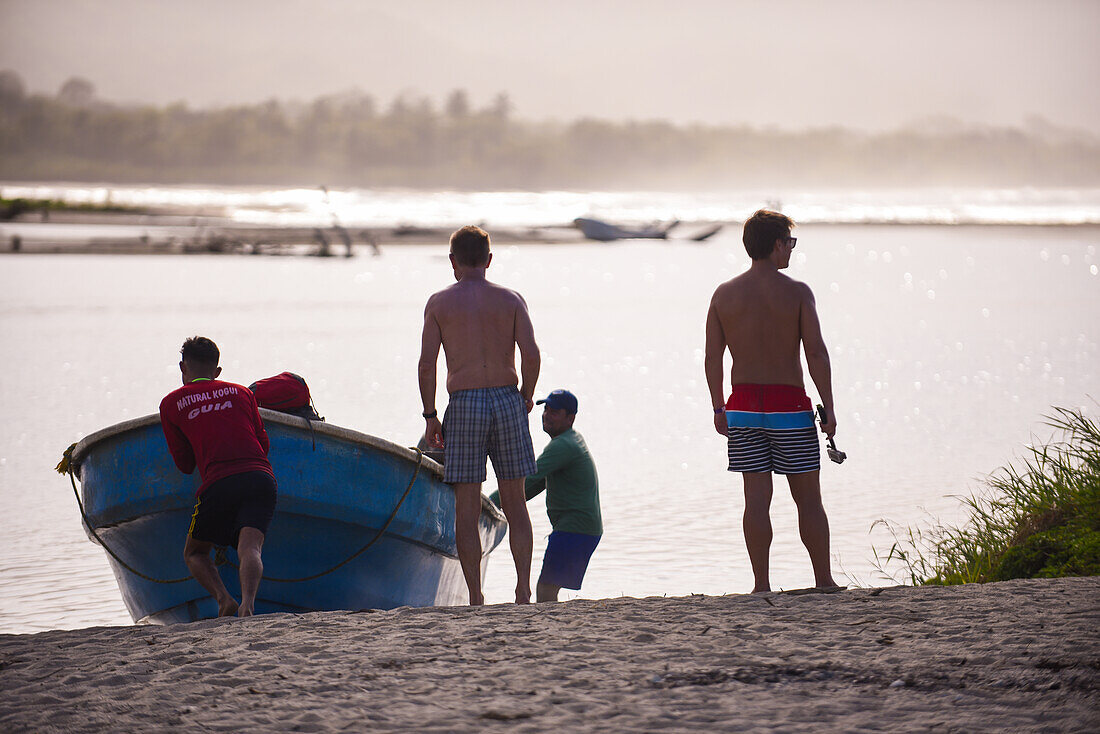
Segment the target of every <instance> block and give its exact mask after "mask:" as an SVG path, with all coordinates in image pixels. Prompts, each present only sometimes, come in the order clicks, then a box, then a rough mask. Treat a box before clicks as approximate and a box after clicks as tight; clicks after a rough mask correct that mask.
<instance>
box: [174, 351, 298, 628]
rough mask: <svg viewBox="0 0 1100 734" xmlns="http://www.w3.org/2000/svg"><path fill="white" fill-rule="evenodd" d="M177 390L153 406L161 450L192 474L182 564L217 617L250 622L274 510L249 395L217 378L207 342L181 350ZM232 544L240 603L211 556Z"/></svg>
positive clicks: (262, 439)
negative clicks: (195, 478) (195, 477)
mask: <svg viewBox="0 0 1100 734" xmlns="http://www.w3.org/2000/svg"><path fill="white" fill-rule="evenodd" d="M180 355H182V357H183V358H182V359H181V360H180V372H181V374H182V375H183V387H181V388H179V389H177V390H174V391H173V392H171V393H169V394H168V395H167V396H166V397H165V398H164V400H162V401H161V403H160V423H161V427H162V428H163V429H164V438H165V439H166V440H167V441H168V450H169V451H171V453H172V459H173V460H174V461H175V462H176V466H177V467H179V470H180V471H182V472H183V473H184V474H190V473H191V472H193V471H194V470H195V467H198V469H199V476H200V477H201V478H202V484H201V485H200V486H199V489H198V492H197V493H196V494H197V496H198V499H197V501H196V502H195V513H194V515H192V517H191V527H190V529H189V530H188V531H187V541H186V543H185V544H184V547H183V559H184V561H186V563H187V568H188V569H190V571H191V575H192V576H194V577H195V580H196V581H198V582H199V583H200V584H202V586H203V588H204V589H206V590H207V591H209V592H210V594H211V595H212V596H213V597H214V598H215V599H216V600H217V602H218V616H219V617H228V616H232V615H233V614H236V615H237V616H239V617H250V616H252V613H253V611H254V610H253V607H254V605H255V602H256V591H257V589H258V588H259V586H260V578H261V577H262V576H263V572H264V566H263V561H262V560H261V559H260V550H261V548H263V544H264V534H265V533H266V532H267V527H268V525H269V524H270V523H271V518H272V516H273V515H274V513H275V496H276V484H275V474H274V472H272V470H271V464H270V463H269V462H268V460H267V450H268V439H267V431H265V430H264V424H263V421H261V420H260V411H259V409H258V408H257V406H256V398H255V397H254V396H253V395H252V392H251V391H250V390H249V389H248V388H247V387H242V386H241V385H236V384H234V383H232V382H223V381H221V380H218V376H219V375H220V374H221V372H222V368H221V367H219V366H218V360H219V359H220V358H221V354H220V353H219V351H218V347H217V345H216V344H214V342H212V341H210V340H209V339H207V338H206V337H202V336H195V337H191V338H190V339H188V340H187V341H185V342H184V343H183V348H182V349H180ZM216 545H223V546H225V545H231V546H233V547H235V548H236V549H237V555H238V557H239V559H240V578H241V603H240V604H237V602H236V600H235V599H234V598H233V597H232V596H231V595H230V593H229V591H228V590H227V589H226V588H225V584H223V583H222V580H221V576H219V575H218V569H217V567H216V566H215V565H214V561H213V560H212V559H211V558H210V551H211V550H213V548H214V546H216Z"/></svg>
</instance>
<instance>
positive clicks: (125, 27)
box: [0, 0, 1100, 132]
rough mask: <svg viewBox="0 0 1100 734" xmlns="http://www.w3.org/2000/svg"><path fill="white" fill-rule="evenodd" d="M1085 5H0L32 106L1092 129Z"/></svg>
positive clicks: (1091, 1)
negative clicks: (367, 97)
mask: <svg viewBox="0 0 1100 734" xmlns="http://www.w3.org/2000/svg"><path fill="white" fill-rule="evenodd" d="M1098 29H1100V2H1097V1H1096V0H1082V1H1080V2H1072V1H1069V0H1052V1H1049V2H1037V1H1035V0H1022V1H1017V0H954V1H950V2H941V1H940V0H913V1H912V2H894V1H891V0H877V1H875V0H867V1H866V2H853V1H851V0H832V1H828V2H825V1H821V2H819V1H817V0H805V1H792V2H783V1H782V0H772V1H770V2H735V1H734V0H674V1H663V0H662V1H656V0H651V1H647V0H552V1H551V2H540V3H528V2H522V1H521V0H468V1H467V2H460V1H458V0H402V1H401V2H368V1H367V0H359V1H357V0H0V68H9V69H13V70H15V71H16V72H18V73H19V74H20V75H21V76H22V77H23V79H24V80H25V82H26V83H27V86H28V88H29V89H30V90H32V91H36V92H50V93H53V92H55V91H56V90H57V89H58V87H59V86H60V85H61V83H62V82H63V81H64V80H65V79H67V78H68V77H70V76H73V75H81V76H84V77H86V78H88V79H90V80H91V81H92V82H93V83H94V84H95V86H96V88H97V90H98V92H99V95H100V96H101V97H103V98H105V99H110V100H115V101H125V102H133V101H145V102H153V103H158V104H160V103H167V102H172V101H177V100H184V101H186V102H187V103H188V104H190V105H191V106H195V107H205V106H209V105H224V104H235V103H251V102H256V101H260V100H263V99H267V98H270V97H279V98H282V99H291V98H294V99H300V100H309V99H312V98H314V97H317V96H320V95H322V94H328V93H332V92H339V91H343V90H347V89H350V88H359V89H361V90H363V91H365V92H368V93H370V94H373V95H375V97H376V98H377V99H378V100H379V101H380V102H381V103H382V104H383V105H385V104H388V103H389V101H390V100H391V99H392V98H393V97H394V96H395V95H397V94H400V93H402V92H407V93H409V94H413V95H427V96H430V97H432V98H433V99H434V100H436V101H437V102H441V101H442V100H443V99H444V98H445V96H446V94H447V93H448V92H449V91H450V90H452V89H455V88H464V89H466V90H468V92H469V94H470V96H471V99H472V101H473V103H474V104H475V105H483V104H487V103H488V102H489V100H490V99H491V98H492V97H493V95H495V94H496V93H497V92H499V91H506V92H507V93H508V94H509V95H510V96H511V99H512V101H513V103H514V106H515V110H516V114H517V115H519V116H521V117H525V118H534V119H543V118H557V119H565V120H568V119H573V118H576V117H580V116H594V117H601V118H610V119H620V118H634V119H656V118H666V119H670V120H673V121H676V122H688V121H699V122H705V123H747V124H751V125H779V126H781V127H784V128H797V127H804V126H822V125H834V124H839V125H846V126H850V127H857V128H865V129H882V128H891V127H897V126H899V125H902V124H905V123H907V122H910V121H913V120H919V119H923V118H928V117H935V116H941V115H946V116H952V117H957V118H959V119H961V120H963V121H966V122H977V123H994V124H1009V125H1018V124H1020V123H1021V122H1022V121H1023V120H1024V119H1025V118H1027V117H1028V116H1029V115H1040V116H1042V117H1045V118H1046V119H1048V120H1050V121H1051V122H1054V123H1056V124H1060V125H1069V126H1075V127H1081V128H1086V129H1089V130H1092V131H1094V132H1100V94H1098V93H1097V91H1096V90H1097V89H1098V88H1100V44H1098V42H1097V41H1096V34H1097V31H1098Z"/></svg>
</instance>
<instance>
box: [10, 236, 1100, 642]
mask: <svg viewBox="0 0 1100 734" xmlns="http://www.w3.org/2000/svg"><path fill="white" fill-rule="evenodd" d="M797 234H798V237H799V244H798V249H797V250H796V253H795V258H794V260H793V262H792V266H791V269H790V271H789V272H790V274H791V275H792V276H794V277H796V278H798V279H801V280H805V281H806V282H808V283H809V284H810V285H811V286H812V287H813V288H814V290H815V292H816V294H817V299H818V308H819V311H820V313H821V318H822V323H823V328H824V332H825V336H826V339H827V340H828V343H829V345H830V348H831V353H832V359H833V374H834V391H835V394H836V403H837V413H838V418H839V430H838V433H837V442H838V444H839V446H840V448H842V449H843V450H845V451H847V453H848V456H849V460H848V462H846V463H845V464H844V465H843V466H836V465H833V464H828V463H826V464H825V466H824V467H823V470H822V483H823V494H824V499H825V505H826V509H827V511H828V513H829V517H830V521H831V525H832V535H833V543H832V553H833V558H834V564H835V568H836V570H837V572H838V579H839V578H847V579H848V580H849V581H850V582H851V583H861V584H882V583H887V582H886V581H885V580H884V579H883V578H881V577H880V576H878V575H877V574H876V571H875V569H874V563H873V553H872V546H875V547H878V548H880V549H882V548H884V547H888V546H889V543H890V540H889V536H887V535H886V534H885V533H884V532H883V531H882V530H881V529H876V530H873V531H872V529H871V527H872V524H873V523H874V522H875V521H876V520H878V519H880V518H888V519H891V520H894V521H897V522H900V523H902V524H911V525H915V526H919V525H922V524H923V523H925V522H926V521H927V517H928V515H932V516H936V517H939V518H942V519H945V520H955V519H958V518H959V517H961V510H960V508H959V505H958V503H957V501H956V500H955V499H953V498H952V497H951V495H955V494H965V493H967V492H968V491H970V490H972V489H975V488H977V487H979V486H980V485H979V482H980V479H981V477H982V476H984V475H986V474H987V473H988V472H990V471H993V470H994V469H996V468H997V467H998V466H1001V465H1003V464H1005V463H1006V462H1009V461H1011V460H1013V459H1014V458H1015V457H1017V456H1019V455H1021V454H1022V452H1023V446H1024V445H1025V444H1027V443H1028V442H1030V441H1032V440H1034V439H1042V438H1045V437H1047V436H1049V435H1050V431H1049V429H1046V428H1044V427H1043V425H1042V417H1043V415H1044V414H1046V413H1049V412H1050V408H1051V406H1053V405H1059V406H1066V407H1074V408H1083V409H1084V410H1086V412H1088V413H1089V414H1091V415H1094V416H1095V415H1096V414H1097V411H1098V408H1097V403H1096V402H1095V400H1096V399H1098V398H1100V382H1098V379H1097V377H1098V364H1100V359H1098V358H1100V318H1097V316H1098V314H1100V275H1098V273H1097V270H1098V265H1100V255H1098V253H1097V248H1098V246H1100V228H1097V227H1014V226H985V227H982V226H954V227H944V226H873V225H863V226H841V225H813V224H810V225H807V226H802V227H799V229H798V230H797ZM747 264H748V259H747V256H746V255H745V252H744V249H743V248H742V246H741V244H740V232H739V228H736V229H735V228H730V229H728V230H727V231H725V232H723V233H722V234H719V235H718V236H716V237H715V238H713V239H712V240H710V241H708V242H706V243H702V244H696V243H689V242H667V243H656V242H652V243H644V242H628V243H619V244H610V245H598V244H577V245H531V244H525V245H520V246H517V245H510V244H508V243H506V242H499V243H496V244H495V257H494V260H493V265H492V268H491V270H490V277H491V278H492V279H494V280H496V281H497V282H500V283H502V284H505V285H507V286H509V287H512V288H515V289H517V290H519V291H520V292H521V293H523V295H524V296H525V297H526V298H527V301H528V303H529V305H530V309H531V314H532V318H533V320H534V323H535V328H536V335H537V337H538V340H539V342H540V345H541V347H542V352H543V369H542V376H541V378H540V380H539V392H540V393H545V392H548V391H549V390H551V389H553V388H557V387H565V388H569V389H571V390H572V391H573V392H575V393H576V394H577V396H578V397H579V400H580V413H579V415H578V418H577V424H576V426H577V428H578V430H580V432H581V433H583V434H584V435H585V437H586V439H587V440H588V443H589V446H590V447H591V449H592V451H593V454H594V455H595V457H596V461H597V465H598V468H599V472H600V480H601V493H602V499H603V511H604V519H605V525H606V534H605V536H604V540H603V542H602V543H601V545H600V547H599V549H598V550H597V551H596V553H595V555H594V557H593V560H592V565H591V567H590V570H589V573H588V576H587V577H586V579H585V584H584V588H583V589H582V590H581V591H580V592H579V593H577V594H573V593H565V594H564V595H563V596H564V598H572V597H574V596H580V597H585V598H597V597H610V596H619V595H624V594H625V595H630V596H649V595H662V594H668V595H683V594H690V593H706V594H721V593H729V592H746V591H748V590H749V589H750V588H751V586H752V577H751V573H750V570H749V566H748V560H747V557H746V554H745V550H744V546H743V538H742V534H741V530H740V512H741V506H742V502H741V489H740V481H739V478H738V477H737V476H736V475H731V474H729V473H727V472H726V471H725V446H724V443H723V441H722V439H721V438H720V437H719V436H717V435H716V434H715V433H714V431H713V428H712V422H711V410H710V404H709V398H708V395H707V389H706V383H705V380H704V377H703V364H702V362H703V352H702V349H703V327H704V318H705V314H706V309H707V304H708V301H709V298H710V294H711V293H712V291H713V289H714V287H715V286H716V285H717V283H718V282H720V281H721V280H725V279H727V278H729V277H732V276H733V275H735V274H737V273H738V272H740V271H741V270H742V269H743V268H744V267H746V266H747ZM451 277H452V276H451V272H450V268H449V266H448V264H447V260H446V244H445V243H444V242H441V243H440V244H439V246H437V247H426V246H422V247H415V246H406V247H388V248H385V249H384V251H383V252H382V253H381V255H380V256H377V257H372V256H370V255H369V254H367V253H365V252H364V253H360V254H359V256H357V257H354V258H351V259H336V258H334V259H328V260H320V259H315V258H274V257H272V258H264V257H234V256H221V257H219V256H205V255H191V256H182V255H181V256H160V257H151V256H147V257H142V256H132V257H131V256H79V255H41V256H37V255H23V256H19V255H10V256H4V257H3V258H2V259H0V344H2V345H3V355H4V369H3V377H2V378H0V406H2V410H3V421H0V632H26V631H34V630H40V629H52V628H73V627H83V626H89V625H102V624H128V623H129V622H130V619H129V616H128V615H127V613H126V611H125V609H124V607H123V605H122V602H121V598H120V596H119V592H118V590H117V586H116V584H115V581H114V578H113V577H112V574H111V571H110V569H109V567H108V564H107V560H106V557H105V555H104V553H103V551H102V550H101V549H100V548H99V547H98V546H96V545H93V544H92V543H90V542H89V541H88V540H87V539H86V538H85V536H84V533H83V531H82V529H81V525H80V518H79V515H78V512H77V508H76V505H75V501H74V499H73V497H72V492H71V490H70V488H69V483H68V480H67V479H65V478H64V477H61V476H59V475H57V474H56V473H54V472H53V466H54V465H55V464H56V463H57V461H58V460H59V459H60V457H61V453H62V451H63V450H64V449H65V448H66V447H67V446H68V445H69V444H70V443H72V442H74V441H76V440H78V439H79V438H81V437H82V436H84V435H87V434H89V433H91V432H93V431H95V430H98V429H100V428H103V427H105V426H108V425H110V424H113V423H116V422H118V421H121V420H125V419H128V418H133V417H137V416H141V415H145V414H149V413H153V412H155V410H156V407H157V405H158V403H159V401H160V398H161V397H162V396H163V395H164V394H165V393H167V392H168V391H170V390H172V389H173V388H175V387H176V386H177V384H178V371H177V367H176V361H177V359H178V356H177V353H178V352H177V350H178V349H179V345H180V343H181V342H182V340H183V339H184V338H185V337H187V336H190V335H192V334H204V335H207V336H210V337H211V338H213V339H214V340H215V341H217V343H218V344H219V346H220V347H221V349H222V354H223V361H222V364H223V367H224V368H225V373H224V377H225V378H226V379H229V380H233V381H237V382H241V383H245V384H247V383H249V382H252V381H253V380H255V379H257V378H260V377H264V376H268V375H271V374H275V373H277V372H280V371H283V370H291V371H294V372H297V373H299V374H301V375H303V376H305V377H306V379H307V380H308V381H309V383H310V387H311V389H312V392H313V396H314V400H315V402H316V404H317V406H318V408H319V410H320V411H321V413H322V414H324V415H326V416H327V418H328V420H329V421H330V422H331V423H334V424H337V425H343V426H348V427H350V428H354V429H356V430H359V431H363V432H366V433H371V434H375V435H379V436H382V437H385V438H388V439H390V440H393V441H395V442H398V443H403V444H405V445H412V444H414V443H415V442H416V440H417V438H418V434H419V432H420V430H421V429H422V426H423V422H422V420H421V418H420V415H419V414H420V410H421V408H420V403H419V398H418V394H417V381H416V361H417V356H418V349H419V335H420V326H421V318H422V309H423V305H424V301H425V299H426V298H427V296H428V295H429V294H430V293H431V292H433V291H435V290H437V289H439V288H441V287H444V286H446V285H447V284H448V283H449V282H451ZM807 384H808V385H810V383H809V382H807ZM811 396H812V397H816V395H813V390H812V387H811ZM440 404H441V406H442V398H441V402H440ZM537 417H538V416H537V412H536V414H535V415H534V416H533V420H532V430H533V433H534V435H535V444H536V450H539V449H541V447H542V446H544V445H545V443H546V440H547V438H546V436H544V435H542V434H541V432H540V431H539V426H540V423H539V421H538V420H537ZM487 491H488V490H487ZM529 507H530V510H531V514H532V518H533V520H534V525H535V536H536V544H535V575H536V576H537V572H538V567H539V563H540V561H541V554H542V549H543V548H544V547H545V536H546V535H547V534H548V533H549V523H548V521H547V519H546V515H545V510H544V505H543V501H542V500H541V499H536V500H534V501H532V502H531V503H530V505H529ZM773 523H774V527H775V541H774V543H773V547H772V568H773V576H772V584H773V587H774V588H796V587H800V586H808V585H811V584H812V580H813V577H812V574H811V573H810V567H809V562H808V560H807V558H806V555H805V551H804V550H803V548H802V546H801V544H800V542H799V540H798V534H797V529H796V525H795V521H794V509H793V504H792V503H791V501H790V497H789V494H787V493H786V492H785V491H784V488H783V486H782V485H781V484H780V485H777V491H776V495H775V500H774V502H773ZM181 543H182V538H181ZM513 585H514V572H513V571H512V569H511V560H510V558H509V555H508V550H507V543H506V542H505V543H504V544H503V545H502V546H501V548H499V549H498V550H497V551H496V552H494V554H493V556H492V558H491V560H490V567H489V572H488V578H487V582H486V587H487V588H486V591H487V598H488V601H490V602H503V601H506V600H508V599H509V598H510V597H511V589H512V587H513Z"/></svg>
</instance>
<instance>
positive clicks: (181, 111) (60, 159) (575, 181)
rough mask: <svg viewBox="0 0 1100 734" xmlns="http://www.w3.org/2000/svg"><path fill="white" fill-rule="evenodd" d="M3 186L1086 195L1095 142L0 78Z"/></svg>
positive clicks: (955, 127)
mask: <svg viewBox="0 0 1100 734" xmlns="http://www.w3.org/2000/svg"><path fill="white" fill-rule="evenodd" d="M0 178H4V179H9V180H72V181H114V182H120V183H127V182H131V183H138V182H143V183H213V184H268V185H309V186H313V185H317V184H322V183H323V184H327V185H337V186H362V187H382V186H405V187H414V188H420V187H422V188H437V189H438V188H458V189H467V190H475V189H499V188H505V189H508V188H516V189H547V188H566V189H568V188H596V189H598V188H626V189H643V188H645V189H654V188H656V189H706V188H718V187H743V186H754V187H755V186H761V185H766V186H776V185H784V186H799V185H801V186H819V187H820V186H836V187H847V186H862V187H868V186H887V187H907V186H936V185H963V186H1025V185H1030V186H1090V185H1097V184H1098V183H1100V137H1098V136H1096V135H1092V134H1088V133H1082V132H1074V131H1067V130H1063V129H1059V128H1054V127H1053V126H1050V125H1047V124H1045V123H1042V122H1041V121H1036V122H1033V123H1032V124H1031V125H1029V126H1028V127H1027V128H1026V129H1019V128H995V127H981V128H976V127H967V126H963V125H961V124H940V125H938V126H925V127H922V128H905V129H899V130H894V131H889V132H880V133H864V132H857V131H853V130H848V129H844V128H842V127H829V128H820V129H810V130H804V131H783V130H778V129H771V128H765V129H761V128H752V127H748V126H717V125H701V124H695V125H675V124H672V123H669V122H665V121H641V122H639V121H627V122H613V121H607V120H599V119H593V118H582V119H577V120H574V121H571V122H537V121H529V120H522V119H518V118H516V117H515V116H514V114H513V110H512V105H511V102H510V100H509V98H508V96H507V95H506V94H503V93H502V94H499V95H497V97H496V98H494V99H493V100H492V101H491V102H490V103H489V104H488V105H486V106H484V107H481V108H475V107H474V106H473V105H472V104H471V103H470V100H469V96H468V94H467V93H466V92H465V91H464V90H455V91H453V92H452V93H451V94H450V95H449V96H448V97H447V98H446V99H445V100H444V101H443V104H442V105H437V104H436V103H435V102H433V101H432V100H431V99H429V98H427V97H419V98H411V97H408V96H405V95H401V96H398V97H396V98H394V99H393V100H391V101H390V103H389V104H388V105H386V106H385V107H383V106H382V105H380V104H379V103H378V102H377V100H376V99H375V98H374V97H373V96H371V95H369V94H366V93H363V92H358V91H355V92H346V93H342V94H336V95H328V96H323V97H319V98H317V99H315V100H313V101H312V102H309V103H288V102H281V101H279V100H275V99H271V100H268V101H266V102H262V103H259V104H252V105H237V106H230V107H222V108H215V109H198V110H196V109H190V108H189V107H187V106H186V105H185V104H183V103H175V104H170V105H166V106H151V105H146V106H134V105H119V104H113V103H110V102H107V101H103V100H100V99H99V98H98V97H97V96H96V92H95V87H94V85H93V84H92V83H91V82H90V81H88V80H86V79H82V78H79V77H74V78H72V79H69V80H68V81H66V82H65V83H64V84H63V85H62V86H61V88H60V89H59V91H58V92H57V94H55V95H52V96H51V95H44V94H28V93H27V92H26V89H25V86H24V84H23V81H22V79H21V78H20V77H19V76H18V74H16V73H15V72H13V71H10V70H7V71H0Z"/></svg>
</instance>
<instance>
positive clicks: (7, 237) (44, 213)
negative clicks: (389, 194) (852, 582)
mask: <svg viewBox="0 0 1100 734" xmlns="http://www.w3.org/2000/svg"><path fill="white" fill-rule="evenodd" d="M715 224H720V222H715V221H700V222H683V223H682V224H681V225H680V228H679V229H678V230H677V231H676V232H677V233H680V232H683V233H684V234H685V235H687V234H690V233H691V232H692V231H693V230H699V229H700V228H704V227H708V226H713V225H715ZM721 224H725V226H726V227H727V228H730V229H734V228H736V229H739V228H740V226H741V222H739V221H735V222H725V223H721ZM5 225H7V226H5ZM39 225H41V226H39ZM52 225H79V226H81V227H84V228H86V229H87V230H88V231H87V232H86V233H84V234H82V236H79V237H73V236H68V237H58V236H56V233H55V232H51V229H52ZM454 226H455V227H457V226H459V225H458V224H457V223H456V224H455V225H454ZM486 226H488V227H489V232H490V234H491V235H492V237H493V241H494V243H496V244H497V245H524V244H590V245H596V246H600V245H604V244H608V243H599V242H590V241H588V240H585V239H584V237H583V236H582V235H581V233H580V232H579V231H577V230H576V229H574V228H573V227H571V226H568V225H566V224H563V225H562V226H545V225H538V226H529V227H515V226H511V227H492V226H490V225H486ZM800 226H804V227H805V226H813V227H860V228H863V227H937V228H939V227H949V228H966V227H973V228H983V229H984V228H997V229H1009V228H1020V229H1027V230H1035V229H1067V228H1071V229H1090V228H1092V229H1100V223H1093V222H1085V223H1058V224H1052V223H1017V222H994V223H985V222H909V221H856V222H843V221H833V222H814V221H809V222H800ZM98 227H103V228H104V232H97V231H96V228H98ZM119 228H125V229H127V230H132V231H126V232H119ZM453 229H454V227H438V226H424V227H422V226H416V225H401V226H395V227H357V226H354V225H352V226H348V227H345V228H337V227H333V226H331V225H318V226H300V225H299V226H265V225H255V224H243V223H239V222H235V221H233V220H231V219H230V218H228V217H226V216H224V213H223V212H222V211H219V210H197V211H196V210H188V209H185V208H182V207H180V208H165V207H157V208H150V209H142V208H138V207H113V206H108V207H103V208H96V207H95V206H92V205H88V206H79V207H72V208H68V207H65V206H59V205H57V203H56V202H54V203H53V205H52V206H50V207H49V208H41V209H31V210H28V211H24V212H22V213H19V214H18V215H16V216H15V217H14V218H12V219H10V220H7V221H3V220H0V255H3V254H8V255H18V254H68V255H77V254H80V255H89V254H126V255H181V254H207V255H209V254H233V255H242V254H248V255H317V254H328V255H331V256H344V255H347V254H348V253H349V252H351V253H353V254H354V253H356V252H359V251H367V252H377V251H378V250H379V249H380V248H382V247H390V246H404V245H441V244H446V242H447V239H448V237H449V236H450V233H451V231H452V230H453ZM12 230H17V231H16V232H13V231H12ZM341 230H342V231H341ZM630 242H650V243H654V242H667V243H668V244H670V245H672V244H685V245H694V244H696V243H693V242H690V240H682V241H681V240H680V239H679V238H678V237H675V236H673V237H670V239H669V240H618V241H617V243H619V244H622V243H630ZM325 243H327V245H326V244H325ZM609 244H616V243H609Z"/></svg>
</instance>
